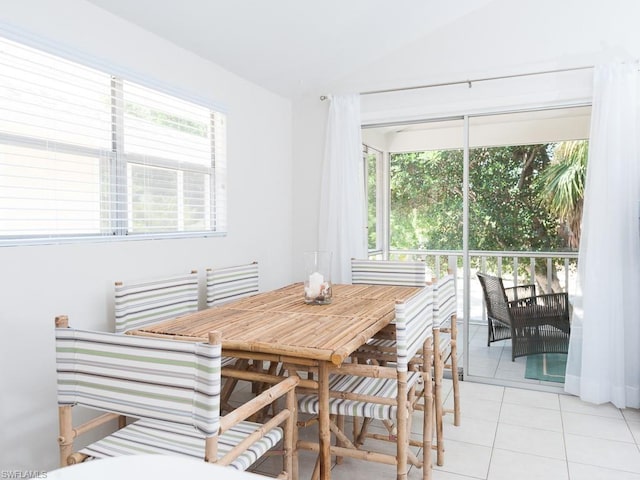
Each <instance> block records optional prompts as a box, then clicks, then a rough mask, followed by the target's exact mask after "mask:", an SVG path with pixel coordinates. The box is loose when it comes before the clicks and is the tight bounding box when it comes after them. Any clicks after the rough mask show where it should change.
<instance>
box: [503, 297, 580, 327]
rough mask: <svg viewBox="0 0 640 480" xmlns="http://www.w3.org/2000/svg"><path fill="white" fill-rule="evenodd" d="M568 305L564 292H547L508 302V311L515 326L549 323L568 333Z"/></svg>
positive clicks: (533, 325)
mask: <svg viewBox="0 0 640 480" xmlns="http://www.w3.org/2000/svg"><path fill="white" fill-rule="evenodd" d="M568 305H569V302H568V296H567V294H566V293H549V294H544V295H538V296H536V297H532V298H530V299H520V300H517V301H513V302H509V311H510V313H511V317H512V319H513V323H514V327H515V328H520V327H535V326H540V325H551V326H553V327H556V328H558V329H560V330H562V331H564V332H567V333H568V332H569V330H570V324H569V309H568Z"/></svg>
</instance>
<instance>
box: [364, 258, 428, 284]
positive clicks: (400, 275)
mask: <svg viewBox="0 0 640 480" xmlns="http://www.w3.org/2000/svg"><path fill="white" fill-rule="evenodd" d="M351 283H353V284H370V285H405V286H410V287H424V286H425V285H426V283H427V266H426V264H425V263H423V262H398V261H390V260H356V259H352V260H351Z"/></svg>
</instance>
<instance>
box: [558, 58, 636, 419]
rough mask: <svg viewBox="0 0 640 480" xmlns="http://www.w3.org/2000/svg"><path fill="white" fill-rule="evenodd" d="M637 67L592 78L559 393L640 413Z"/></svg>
mask: <svg viewBox="0 0 640 480" xmlns="http://www.w3.org/2000/svg"><path fill="white" fill-rule="evenodd" d="M639 79H640V76H639V74H638V65H636V64H612V65H606V66H598V67H596V69H595V71H594V87H593V90H594V93H593V109H592V117H591V134H590V144H589V159H588V166H587V176H586V186H585V193H584V213H583V218H582V239H581V245H580V252H579V258H578V281H579V293H578V295H577V296H576V297H575V298H573V299H572V301H573V304H574V310H573V318H572V327H571V339H570V345H569V356H568V360H567V372H566V381H565V390H566V391H567V392H569V393H572V394H575V395H579V396H580V398H581V399H582V400H585V401H588V402H593V403H606V402H611V403H613V404H614V405H615V406H616V407H619V408H625V407H633V408H639V407H640V385H639V383H640V228H639V216H640V215H639V214H640V208H639V203H640V148H639V141H638V137H639V134H640V131H639V127H640V118H639V106H638V99H639V89H640V86H639V83H638V82H639Z"/></svg>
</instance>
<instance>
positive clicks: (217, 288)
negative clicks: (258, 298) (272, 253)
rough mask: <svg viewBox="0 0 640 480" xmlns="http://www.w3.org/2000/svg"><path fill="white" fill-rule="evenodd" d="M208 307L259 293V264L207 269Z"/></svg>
mask: <svg viewBox="0 0 640 480" xmlns="http://www.w3.org/2000/svg"><path fill="white" fill-rule="evenodd" d="M206 279H207V287H206V290H207V306H208V307H213V306H215V305H220V304H223V303H227V302H230V301H231V300H236V299H238V298H242V297H246V296H249V295H253V294H254V293H258V281H259V270H258V262H253V263H249V264H247V265H236V266H232V267H224V268H207V273H206Z"/></svg>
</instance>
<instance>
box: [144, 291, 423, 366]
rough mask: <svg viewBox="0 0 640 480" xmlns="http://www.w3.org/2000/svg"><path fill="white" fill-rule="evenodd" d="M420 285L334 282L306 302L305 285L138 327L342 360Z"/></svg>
mask: <svg viewBox="0 0 640 480" xmlns="http://www.w3.org/2000/svg"><path fill="white" fill-rule="evenodd" d="M418 290H419V287H397V286H385V285H334V286H333V298H332V302H331V303H330V304H329V305H307V304H305V303H304V297H303V285H302V284H301V283H297V284H293V285H288V286H286V287H283V288H279V289H277V290H273V291H270V292H263V293H258V294H256V295H252V296H250V297H245V298H243V299H240V300H236V301H233V302H229V303H227V304H223V305H220V306H216V307H212V308H208V309H206V310H201V311H199V312H195V313H190V314H186V315H183V316H180V317H177V318H173V319H170V320H165V321H163V322H159V323H156V324H154V325H149V326H146V327H144V328H142V329H140V330H137V331H135V332H132V333H135V334H138V335H145V334H147V335H153V336H158V335H166V336H170V337H174V338H178V337H190V338H191V337H195V338H202V339H203V341H206V340H207V336H208V333H209V332H211V331H219V332H220V333H221V334H222V348H223V352H224V350H234V351H246V352H254V353H255V352H257V353H264V354H272V355H279V356H290V357H299V358H305V359H315V360H325V361H328V360H330V361H333V363H336V364H339V363H341V362H342V361H343V360H344V359H345V358H346V357H347V356H348V355H350V354H351V353H352V352H353V351H354V350H355V349H356V348H357V347H358V346H360V345H362V343H364V342H365V341H367V340H368V339H369V338H370V337H371V336H372V335H373V334H375V333H376V332H377V331H378V330H380V329H381V328H383V327H384V326H385V325H388V324H389V323H390V322H391V321H392V320H393V318H394V317H395V303H396V301H401V300H405V299H408V298H409V297H411V296H412V295H413V294H414V293H415V292H417V291H418Z"/></svg>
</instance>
